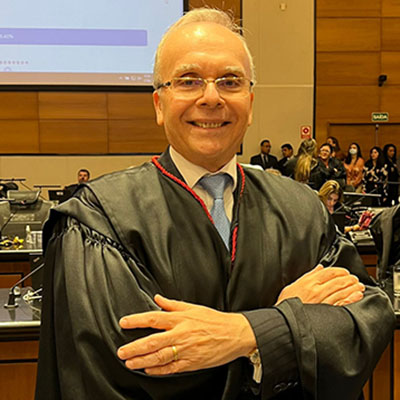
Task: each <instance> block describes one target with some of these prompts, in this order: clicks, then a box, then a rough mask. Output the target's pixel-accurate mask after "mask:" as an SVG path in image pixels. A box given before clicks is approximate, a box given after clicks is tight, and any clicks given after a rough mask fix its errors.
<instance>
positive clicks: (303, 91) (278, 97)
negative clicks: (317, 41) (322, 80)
mask: <svg viewBox="0 0 400 400" xmlns="http://www.w3.org/2000/svg"><path fill="white" fill-rule="evenodd" d="M243 26H244V29H245V37H246V40H247V42H248V44H249V47H250V51H251V52H252V54H253V56H254V62H255V65H256V75H257V85H256V87H255V109H254V112H255V113H254V122H253V125H252V126H251V127H250V128H249V130H248V132H247V135H246V138H245V141H244V146H243V156H241V157H240V160H241V161H242V162H248V160H249V159H250V156H251V155H253V154H256V153H258V152H259V143H260V142H261V140H262V139H270V140H271V144H272V150H271V153H272V154H275V155H277V156H278V158H281V152H280V146H281V145H282V144H283V143H286V142H289V143H291V144H292V145H293V146H294V148H295V149H297V146H298V144H299V143H300V141H301V138H300V127H301V126H303V125H312V122H313V91H314V88H313V86H314V1H313V0H286V1H283V0H243Z"/></svg>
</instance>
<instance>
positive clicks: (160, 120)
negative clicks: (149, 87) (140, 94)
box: [153, 90, 164, 126]
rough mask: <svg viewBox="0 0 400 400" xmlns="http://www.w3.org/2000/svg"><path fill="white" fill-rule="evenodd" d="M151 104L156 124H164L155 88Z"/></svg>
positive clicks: (159, 100)
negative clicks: (154, 112)
mask: <svg viewBox="0 0 400 400" xmlns="http://www.w3.org/2000/svg"><path fill="white" fill-rule="evenodd" d="M153 104H154V109H155V111H156V121H157V125H160V126H161V125H163V124H164V115H163V112H162V106H161V99H160V95H159V93H158V91H157V90H155V91H154V92H153Z"/></svg>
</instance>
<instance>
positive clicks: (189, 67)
mask: <svg viewBox="0 0 400 400" xmlns="http://www.w3.org/2000/svg"><path fill="white" fill-rule="evenodd" d="M200 70H201V67H200V65H199V64H182V65H180V66H179V67H178V68H177V69H176V70H175V71H174V76H177V75H181V74H184V73H187V72H192V71H193V72H197V71H200ZM229 73H232V74H236V75H240V76H244V71H243V69H242V68H240V67H236V66H226V67H225V68H224V72H223V74H222V75H221V76H223V75H226V74H229Z"/></svg>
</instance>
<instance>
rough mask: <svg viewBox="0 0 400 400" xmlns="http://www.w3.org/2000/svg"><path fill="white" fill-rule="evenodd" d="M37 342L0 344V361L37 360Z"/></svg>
mask: <svg viewBox="0 0 400 400" xmlns="http://www.w3.org/2000/svg"><path fill="white" fill-rule="evenodd" d="M38 354H39V341H38V340H33V341H23V342H0V360H3V361H5V360H27V359H30V360H32V359H35V358H36V359H37V358H38Z"/></svg>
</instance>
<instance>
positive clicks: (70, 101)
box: [39, 92, 107, 119]
mask: <svg viewBox="0 0 400 400" xmlns="http://www.w3.org/2000/svg"><path fill="white" fill-rule="evenodd" d="M39 116H40V118H41V119H106V118H107V103H106V94H105V93H83V92H74V93H70V92H64V93H61V92H41V93H39Z"/></svg>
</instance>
